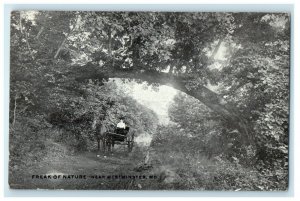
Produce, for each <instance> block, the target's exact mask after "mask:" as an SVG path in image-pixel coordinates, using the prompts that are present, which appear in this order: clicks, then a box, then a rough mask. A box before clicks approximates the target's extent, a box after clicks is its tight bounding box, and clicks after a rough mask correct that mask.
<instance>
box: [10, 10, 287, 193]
mask: <svg viewBox="0 0 300 201" xmlns="http://www.w3.org/2000/svg"><path fill="white" fill-rule="evenodd" d="M289 73H290V15H289V14H288V13H229V12H228V13H223V12H220V13H211V12H197V13H195V12H190V13H189V12H83V11H81V12H79V11H68V12H56V11H13V12H12V13H11V29H10V101H9V103H10V105H9V107H10V108H9V111H10V114H9V117H10V118H9V126H10V130H9V150H10V158H9V159H10V161H9V168H10V169H9V170H10V175H9V183H10V186H11V187H12V188H54V189H56V188H57V189H62V188H64V189H102V190H103V189H131V190H136V189H137V190H139V189H147V190H149V189H160V190H162V189H167V190H176V189H181V190H231V191H284V190H287V189H288V182H289V180H288V176H289V174H288V169H289V163H288V162H289V158H288V154H289V148H288V145H289V93H290V92H289ZM120 83H121V84H120ZM132 83H135V84H143V83H146V85H147V87H149V88H151V89H153V90H159V87H160V86H163V85H166V86H170V87H172V88H174V89H176V90H177V91H178V93H177V94H176V95H175V97H174V100H173V102H172V103H171V104H170V105H169V109H168V116H169V118H170V123H168V124H162V123H160V121H159V117H158V116H157V114H156V113H155V112H154V111H152V110H151V109H149V108H148V107H147V106H146V105H143V104H141V103H139V102H138V101H137V100H135V99H134V98H133V97H132V96H130V90H128V91H126V90H124V89H122V87H120V86H122V85H124V86H127V87H128V88H130V86H131V84H132ZM120 117H125V119H126V123H127V124H128V125H129V126H130V129H131V130H132V131H133V132H134V133H135V135H136V137H138V136H139V135H141V134H143V133H147V134H149V135H150V136H151V138H152V141H151V143H150V145H149V147H147V148H145V147H139V146H137V145H135V146H134V148H133V150H132V152H130V153H128V152H127V151H126V150H124V149H123V148H122V147H117V148H116V150H115V151H113V153H105V152H104V151H103V150H101V148H100V149H98V148H97V137H96V135H95V125H96V124H105V125H107V126H108V127H112V126H113V125H116V124H117V123H118V121H119V118H120ZM145 156H146V157H145ZM145 158H147V159H145ZM68 172H69V173H70V172H72V174H87V173H88V172H93V173H94V174H103V173H105V174H106V173H107V174H121V173H124V174H125V173H126V172H127V173H128V172H130V173H132V174H134V173H143V174H146V173H147V174H150V173H151V174H155V175H158V178H159V179H157V180H145V181H143V180H140V181H139V180H126V181H123V180H122V181H117V180H116V181H106V180H104V181H100V180H96V181H80V182H77V181H76V182H71V181H70V182H64V181H63V182H51V181H46V182H45V181H40V180H33V179H31V174H54V173H57V174H58V173H66V174H67V173H68Z"/></svg>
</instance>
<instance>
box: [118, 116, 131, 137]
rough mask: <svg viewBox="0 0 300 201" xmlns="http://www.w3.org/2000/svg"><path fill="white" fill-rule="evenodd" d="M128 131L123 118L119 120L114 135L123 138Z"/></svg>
mask: <svg viewBox="0 0 300 201" xmlns="http://www.w3.org/2000/svg"><path fill="white" fill-rule="evenodd" d="M128 131H129V127H128V126H127V125H126V124H125V123H124V118H120V122H119V123H118V124H117V128H116V133H117V134H120V135H124V136H125V135H126V134H127V133H128Z"/></svg>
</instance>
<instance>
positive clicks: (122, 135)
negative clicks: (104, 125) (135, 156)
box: [104, 126, 134, 152]
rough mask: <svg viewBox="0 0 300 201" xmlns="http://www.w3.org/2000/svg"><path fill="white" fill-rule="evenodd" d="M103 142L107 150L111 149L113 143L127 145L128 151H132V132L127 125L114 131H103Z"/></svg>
mask: <svg viewBox="0 0 300 201" xmlns="http://www.w3.org/2000/svg"><path fill="white" fill-rule="evenodd" d="M104 138H105V139H104V140H105V142H106V147H107V150H108V151H112V149H113V147H114V146H115V144H118V145H125V146H127V149H128V152H130V151H132V148H133V144H134V133H133V132H130V128H129V127H128V126H126V127H125V129H123V128H116V129H115V130H114V132H110V131H107V132H106V133H105V137H104Z"/></svg>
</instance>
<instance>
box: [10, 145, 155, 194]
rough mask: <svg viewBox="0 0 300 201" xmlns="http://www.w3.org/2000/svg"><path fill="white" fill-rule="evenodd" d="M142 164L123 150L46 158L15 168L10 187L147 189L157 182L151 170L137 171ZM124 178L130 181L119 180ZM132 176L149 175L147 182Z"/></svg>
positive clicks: (134, 156) (138, 159) (133, 155)
mask: <svg viewBox="0 0 300 201" xmlns="http://www.w3.org/2000/svg"><path fill="white" fill-rule="evenodd" d="M140 162H141V158H139V157H137V156H136V155H135V154H134V153H130V154H128V153H126V152H123V151H122V150H121V151H119V152H114V153H113V154H103V153H100V154H99V153H95V152H84V153H80V154H77V155H74V156H65V157H54V158H46V159H45V160H43V161H41V162H38V163H35V164H32V165H31V166H27V167H20V168H18V169H13V171H12V172H11V174H10V176H11V179H10V181H11V182H10V186H11V187H12V188H26V189H37V188H39V189H103V190H105V189H143V187H145V186H148V187H149V184H150V185H153V184H154V183H156V182H157V181H155V179H153V178H151V179H150V177H151V176H152V175H153V173H152V172H151V170H149V171H147V170H143V171H139V170H137V167H138V166H139V163H140ZM120 175H121V176H126V178H117V177H116V176H120ZM129 176H130V177H129ZM132 176H146V179H140V178H139V179H136V178H135V179H133V178H132ZM149 180H151V181H149ZM156 180H157V179H156ZM153 182H154V183H153Z"/></svg>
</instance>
